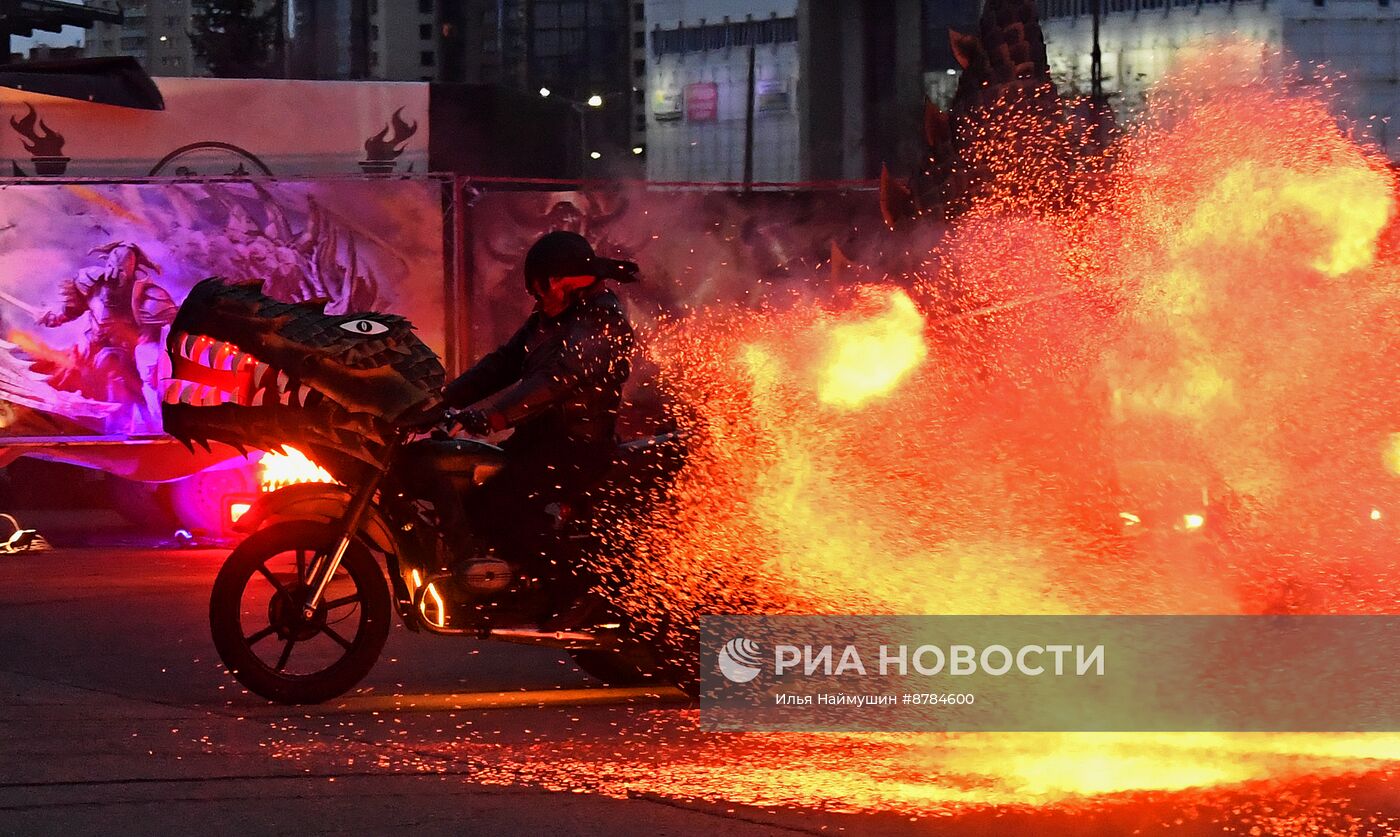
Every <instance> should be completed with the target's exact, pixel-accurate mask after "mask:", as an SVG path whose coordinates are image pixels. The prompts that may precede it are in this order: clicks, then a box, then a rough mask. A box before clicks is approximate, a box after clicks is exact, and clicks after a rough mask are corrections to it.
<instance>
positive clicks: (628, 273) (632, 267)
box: [525, 230, 638, 287]
mask: <svg viewBox="0 0 1400 837" xmlns="http://www.w3.org/2000/svg"><path fill="white" fill-rule="evenodd" d="M637 270H638V268H637V263H636V262H626V261H621V260H619V259H605V258H602V257H600V256H598V255H597V254H595V253H594V252H593V245H591V244H589V243H588V239H586V238H584V237H583V236H581V235H579V234H578V233H572V232H565V231H563V230H556V231H555V232H551V233H545V234H544V235H542V236H540V239H539V241H536V242H535V243H534V246H532V247H531V248H530V252H528V253H526V254H525V284H526V285H527V286H530V287H534V286H535V285H537V284H539V283H541V282H543V281H544V280H546V279H551V278H555V277H559V276H597V277H598V278H600V279H616V280H617V281H619V282H635V281H637Z"/></svg>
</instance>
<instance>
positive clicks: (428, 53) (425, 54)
mask: <svg viewBox="0 0 1400 837" xmlns="http://www.w3.org/2000/svg"><path fill="white" fill-rule="evenodd" d="M418 63H419V64H420V65H421V66H424V67H431V66H433V65H434V64H436V63H437V56H436V55H434V54H433V51H432V50H431V49H425V50H423V51H422V52H420V53H418Z"/></svg>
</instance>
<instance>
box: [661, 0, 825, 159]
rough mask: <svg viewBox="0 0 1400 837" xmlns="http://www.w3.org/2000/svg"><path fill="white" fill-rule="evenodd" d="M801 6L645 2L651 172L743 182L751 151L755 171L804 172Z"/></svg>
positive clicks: (714, 0) (739, 0)
mask: <svg viewBox="0 0 1400 837" xmlns="http://www.w3.org/2000/svg"><path fill="white" fill-rule="evenodd" d="M797 7H798V2H797V0H771V2H768V3H767V4H755V3H752V2H743V0H651V2H649V3H647V10H646V11H647V20H648V23H649V24H650V26H651V32H650V33H649V34H650V49H649V55H648V57H647V59H646V60H647V61H648V66H647V81H646V85H645V87H646V94H645V98H646V102H647V105H646V108H647V109H646V113H645V118H646V119H647V131H646V137H647V154H646V170H647V178H648V179H649V180H661V181H687V182H689V181H703V182H714V181H730V182H739V181H742V180H743V179H744V172H745V159H746V156H750V155H751V159H752V174H753V179H754V180H755V181H759V182H786V181H794V180H798V179H800V178H801V174H802V172H801V169H802V165H801V159H800V154H799V153H798V148H799V145H800V141H801V126H800V124H799V112H798V104H797V86H798V83H799V81H800V78H801V66H800V59H799V54H798V24H797ZM751 61H752V79H751V78H750V62H751ZM751 94H752V95H751ZM751 98H752V101H753V108H752V110H751V111H750V109H749V102H750V99H751ZM750 115H751V116H752V118H751V119H750ZM750 129H751V130H752V135H751V142H750Z"/></svg>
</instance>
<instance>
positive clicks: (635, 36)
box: [632, 32, 647, 49]
mask: <svg viewBox="0 0 1400 837" xmlns="http://www.w3.org/2000/svg"><path fill="white" fill-rule="evenodd" d="M646 47H647V33H645V32H633V33H632V48H633V49H646Z"/></svg>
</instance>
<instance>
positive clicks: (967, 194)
mask: <svg viewBox="0 0 1400 837" xmlns="http://www.w3.org/2000/svg"><path fill="white" fill-rule="evenodd" d="M948 34H949V39H950V41H951V44H952V48H953V57H954V58H955V60H956V61H957V62H958V64H959V66H961V67H962V76H961V77H960V78H959V79H958V87H957V90H956V92H955V93H954V95H953V98H952V101H951V102H950V104H949V107H948V110H946V111H945V110H943V109H942V108H940V107H938V105H936V104H934V103H933V102H931V101H925V103H924V141H925V142H926V143H927V146H928V154H927V157H926V160H925V163H924V166H923V167H922V169H921V170H920V171H919V172H918V174H916V175H914V176H913V177H912V178H910V179H909V180H908V181H903V182H902V181H899V180H897V179H896V178H894V177H893V176H892V175H891V174H890V172H889V170H888V169H885V170H884V171H882V173H881V177H880V209H881V213H882V214H883V215H884V219H885V223H886V224H887V225H888V226H889V227H890V228H891V229H894V230H899V229H902V228H907V227H908V226H910V225H911V224H913V223H915V222H917V221H919V220H920V219H925V220H932V221H947V220H951V219H952V218H954V217H956V216H957V215H959V214H961V213H962V212H964V211H966V210H967V209H968V208H969V206H971V205H972V204H973V203H974V202H975V201H976V199H977V198H979V197H981V196H983V195H985V194H987V193H988V192H989V190H991V189H992V188H993V187H994V186H995V187H998V188H1015V187H1016V185H1017V184H1008V183H1006V182H1005V178H998V172H997V168H998V165H997V163H998V159H997V158H998V157H1000V156H1003V155H1004V154H1005V153H1006V152H1007V151H1008V150H1009V149H1012V148H1014V149H1017V151H1018V152H1019V153H1020V154H1021V155H1022V156H1025V155H1027V154H1030V155H1034V156H1035V157H1036V158H1038V159H1040V160H1042V161H1046V162H1047V164H1046V165H1043V166H1041V167H1039V170H1040V171H1041V172H1042V175H1043V176H1042V177H1040V178H1039V179H1037V180H1035V181H1034V182H1025V183H1023V184H1020V187H1021V188H1025V189H1037V190H1044V189H1046V188H1053V189H1056V190H1057V191H1060V192H1062V193H1063V195H1064V198H1065V199H1066V200H1076V199H1079V198H1081V197H1083V195H1084V194H1085V192H1086V190H1085V189H1084V188H1083V187H1084V186H1086V185H1091V183H1092V180H1093V169H1094V165H1093V163H1092V161H1096V160H1102V159H1103V150H1104V148H1105V147H1106V145H1107V142H1108V137H1109V134H1110V133H1111V126H1112V111H1110V110H1109V109H1108V108H1106V107H1103V106H1102V103H1101V102H1094V101H1090V100H1087V99H1078V98H1067V97H1064V96H1061V95H1060V94H1059V93H1058V92H1057V91H1056V89H1055V86H1054V84H1053V83H1052V82H1051V80H1050V65H1049V61H1048V59H1047V57H1046V51H1045V36H1044V34H1043V33H1042V32H1041V29H1040V22H1039V19H1038V18H1037V16H1036V4H1035V0H987V2H986V4H985V5H984V6H983V8H982V16H981V19H980V21H979V23H978V27H977V32H976V33H975V34H963V33H961V32H957V31H954V30H950V31H949V33H948Z"/></svg>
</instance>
